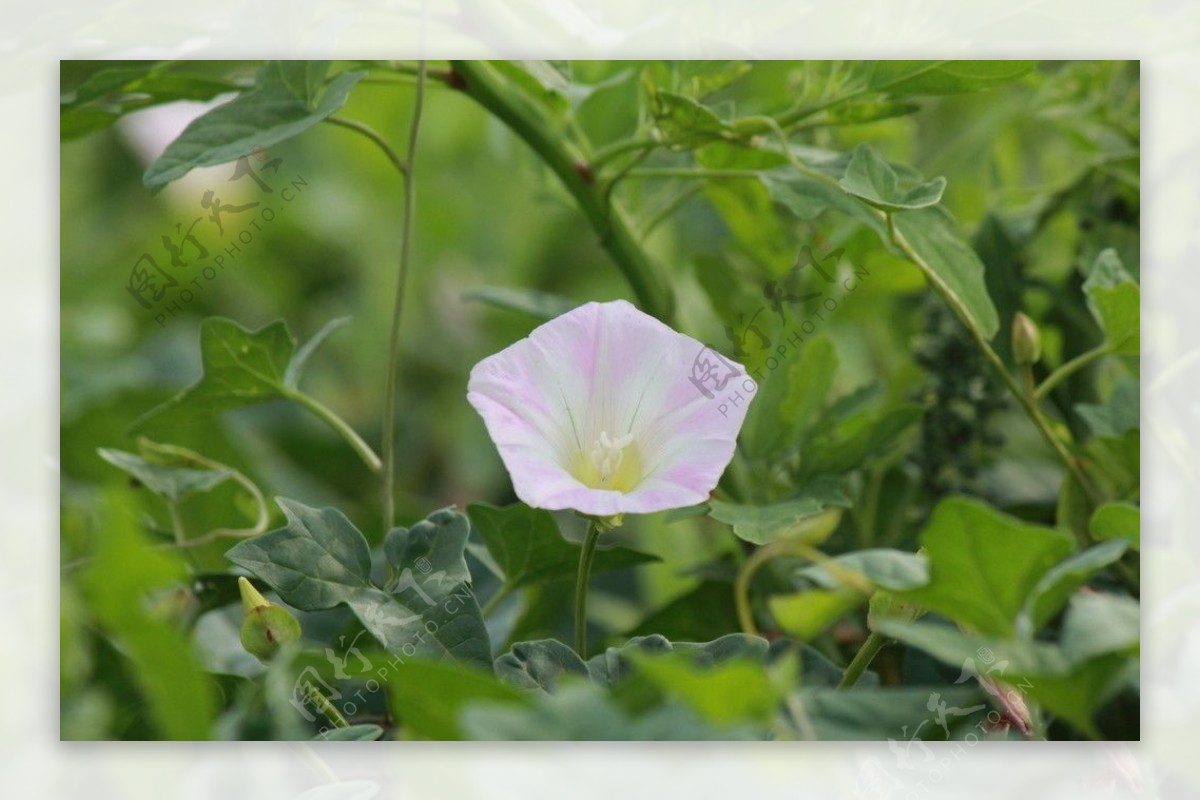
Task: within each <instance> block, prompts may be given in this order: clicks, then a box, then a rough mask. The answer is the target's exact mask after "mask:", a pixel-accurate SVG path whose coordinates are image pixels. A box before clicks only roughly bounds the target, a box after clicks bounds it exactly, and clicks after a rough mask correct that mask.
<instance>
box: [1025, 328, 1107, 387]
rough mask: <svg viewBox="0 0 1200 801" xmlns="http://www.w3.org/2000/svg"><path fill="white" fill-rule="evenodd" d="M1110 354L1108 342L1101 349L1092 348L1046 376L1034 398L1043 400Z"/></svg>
mask: <svg viewBox="0 0 1200 801" xmlns="http://www.w3.org/2000/svg"><path fill="white" fill-rule="evenodd" d="M1109 352H1110V351H1109V347H1108V343H1107V342H1106V343H1104V344H1103V345H1100V346H1099V347H1096V348H1092V349H1091V350H1089V351H1087V352H1086V353H1081V354H1079V355H1078V356H1076V357H1075V358H1074V359H1071V361H1069V362H1067V363H1066V364H1064V365H1063V366H1062V367H1059V368H1058V369H1057V370H1055V371H1054V372H1053V373H1051V374H1050V375H1048V376H1046V380H1045V381H1043V382H1042V383H1041V384H1040V385H1038V388H1037V391H1036V392H1035V393H1034V397H1035V398H1036V399H1037V400H1042V399H1043V398H1045V397H1046V396H1047V395H1049V394H1050V391H1051V390H1052V389H1054V388H1055V387H1057V386H1058V385H1059V384H1061V383H1062V382H1063V381H1065V380H1066V379H1067V377H1068V376H1071V375H1073V374H1075V373H1077V372H1079V371H1080V370H1082V369H1083V368H1084V367H1087V366H1088V365H1089V364H1091V363H1092V362H1094V361H1096V360H1097V359H1100V358H1103V357H1105V356H1107V355H1108V354H1109Z"/></svg>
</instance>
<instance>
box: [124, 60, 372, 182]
mask: <svg viewBox="0 0 1200 801" xmlns="http://www.w3.org/2000/svg"><path fill="white" fill-rule="evenodd" d="M321 64H324V65H325V67H324V69H322V68H321V67H320V66H319V65H321ZM314 65H316V66H314ZM325 69H328V62H312V63H307V62H279V61H268V62H267V63H266V64H265V65H263V68H262V69H261V70H259V73H258V76H257V77H256V78H255V83H254V88H253V89H251V90H249V91H246V92H243V93H242V94H240V95H238V96H237V97H235V98H234V99H233V100H230V101H229V102H228V103H224V104H222V105H220V106H217V107H216V108H214V109H213V110H212V111H210V112H208V113H207V114H204V115H203V116H201V117H198V118H197V119H195V120H193V121H192V123H191V124H190V125H188V127H187V128H185V129H184V131H183V133H181V134H180V135H179V138H178V139H176V140H175V141H174V142H172V143H171V144H170V145H168V146H167V149H166V151H165V152H164V153H163V154H162V155H161V156H159V158H158V160H157V161H155V162H154V163H153V164H151V165H150V167H149V169H147V170H146V174H145V175H143V176H142V181H143V182H144V183H145V184H146V186H149V187H151V188H156V187H161V186H164V185H166V184H168V183H170V182H171V181H174V180H176V179H177V178H182V177H183V176H184V175H187V174H188V173H189V172H191V171H192V170H193V169H195V168H196V167H211V166H213V165H215V164H224V163H226V162H230V161H236V160H237V159H240V158H242V157H243V156H246V155H247V154H249V153H250V152H251V151H253V150H254V149H255V148H267V147H271V146H272V145H275V144H278V143H279V142H282V141H284V140H286V139H291V138H292V137H293V136H296V135H298V134H301V133H303V132H304V131H306V130H308V129H309V128H311V127H313V126H314V125H316V124H317V123H319V122H321V121H322V120H324V119H326V118H327V117H329V116H330V115H332V114H333V113H334V112H336V111H337V110H338V109H340V108H341V107H342V106H343V105H344V104H345V102H346V98H347V97H348V96H349V94H350V90H351V89H353V88H354V85H355V84H357V83H358V82H359V81H360V80H362V78H363V77H365V76H366V73H363V72H344V73H342V74H341V75H338V76H337V77H335V78H334V79H333V80H332V81H330V82H329V84H328V85H327V86H326V87H325V88H324V90H323V91H320V92H318V90H317V89H316V85H317V83H318V81H319V80H320V77H322V76H323V75H324V70H325ZM318 95H319V98H318Z"/></svg>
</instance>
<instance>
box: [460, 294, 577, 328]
mask: <svg viewBox="0 0 1200 801" xmlns="http://www.w3.org/2000/svg"><path fill="white" fill-rule="evenodd" d="M462 297H463V300H475V301H479V302H480V303H485V304H487V305H489V306H495V307H496V308H499V309H508V310H509V311H517V312H521V313H523V314H528V315H529V316H530V317H533V318H535V319H537V320H553V319H554V318H555V317H558V316H559V315H562V314H566V313H567V312H569V311H570V310H571V309H573V308H575V307H576V306H577V305H579V304H577V303H575V302H573V301H570V300H567V299H566V298H564V297H562V296H560V295H552V294H550V293H549V292H538V291H537V290H534V289H518V288H516V287H507V286H484V287H479V288H478V289H472V290H471V291H469V292H464V293H463V295H462Z"/></svg>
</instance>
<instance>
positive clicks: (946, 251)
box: [892, 208, 1000, 340]
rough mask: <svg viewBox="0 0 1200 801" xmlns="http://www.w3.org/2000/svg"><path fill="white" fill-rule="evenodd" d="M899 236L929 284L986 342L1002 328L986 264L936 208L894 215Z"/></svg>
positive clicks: (893, 220) (893, 221)
mask: <svg viewBox="0 0 1200 801" xmlns="http://www.w3.org/2000/svg"><path fill="white" fill-rule="evenodd" d="M892 224H893V226H894V227H895V230H896V233H897V234H899V235H900V236H901V237H903V238H904V239H905V240H906V241H907V242H908V244H909V246H910V247H912V249H913V250H914V251H915V252H916V253H917V255H918V256H919V258H920V261H918V262H917V266H918V267H920V268H921V271H922V272H924V273H925V276H926V278H927V279H929V281H931V282H932V283H934V284H936V285H937V286H939V287H940V288H941V290H942V291H943V292H944V293H946V294H948V295H949V296H951V297H952V298H953V299H954V302H955V303H957V304H958V305H959V306H961V307H962V309H963V310H964V311H965V313H966V315H967V317H968V318H969V319H970V321H971V324H972V325H973V326H974V327H975V328H977V329H978V330H979V332H980V333H981V334H983V337H984V338H985V339H989V340H990V339H991V338H992V337H994V336H995V335H996V331H997V330H999V328H1000V318H999V316H998V315H997V313H996V307H995V306H994V305H993V304H992V299H991V298H990V297H988V293H987V285H986V282H985V280H984V270H983V262H981V261H980V260H979V257H978V256H977V255H975V251H974V250H972V249H971V247H970V246H969V245H968V244H967V243H966V242H965V241H963V239H962V238H961V237H960V236H959V235H958V233H957V232H956V231H955V230H954V228H953V226H952V225H951V223H950V221H949V220H948V219H947V218H946V216H945V215H944V214H943V213H942V212H941V211H940V210H939V209H936V208H928V209H918V210H915V211H899V212H895V213H894V214H893V215H892Z"/></svg>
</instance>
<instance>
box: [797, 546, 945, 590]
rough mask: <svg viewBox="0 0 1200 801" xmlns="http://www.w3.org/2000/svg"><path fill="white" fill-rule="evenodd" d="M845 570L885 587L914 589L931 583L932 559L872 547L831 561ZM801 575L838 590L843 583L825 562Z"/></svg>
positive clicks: (800, 573) (889, 588)
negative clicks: (930, 569)
mask: <svg viewBox="0 0 1200 801" xmlns="http://www.w3.org/2000/svg"><path fill="white" fill-rule="evenodd" d="M831 561H832V562H833V563H834V564H835V565H837V566H838V567H839V568H842V569H843V570H849V571H851V572H853V573H857V574H858V575H860V576H862V577H863V578H865V579H866V580H867V581H869V582H871V583H872V584H874V585H875V586H876V587H880V588H882V589H885V590H911V589H915V588H917V587H922V586H924V585H926V584H928V583H929V562H928V560H927V559H926V558H925V557H924V556H922V555H920V554H915V553H908V552H907V551H897V550H894V549H891V548H868V549H866V550H862V551H851V552H850V553H845V554H842V555H840V556H835V557H833V559H832V560H831ZM799 575H801V576H803V577H804V578H807V579H810V580H812V581H815V582H816V583H818V584H820V585H821V586H822V587H826V588H828V589H837V588H838V587H841V586H843V584H842V582H841V581H839V580H838V579H837V578H836V577H835V576H834V575H833V574H832V573H830V572H829V570H828V569H826V568H825V567H822V566H821V565H809V566H808V567H805V568H803V569H801V570H800V571H799Z"/></svg>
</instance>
